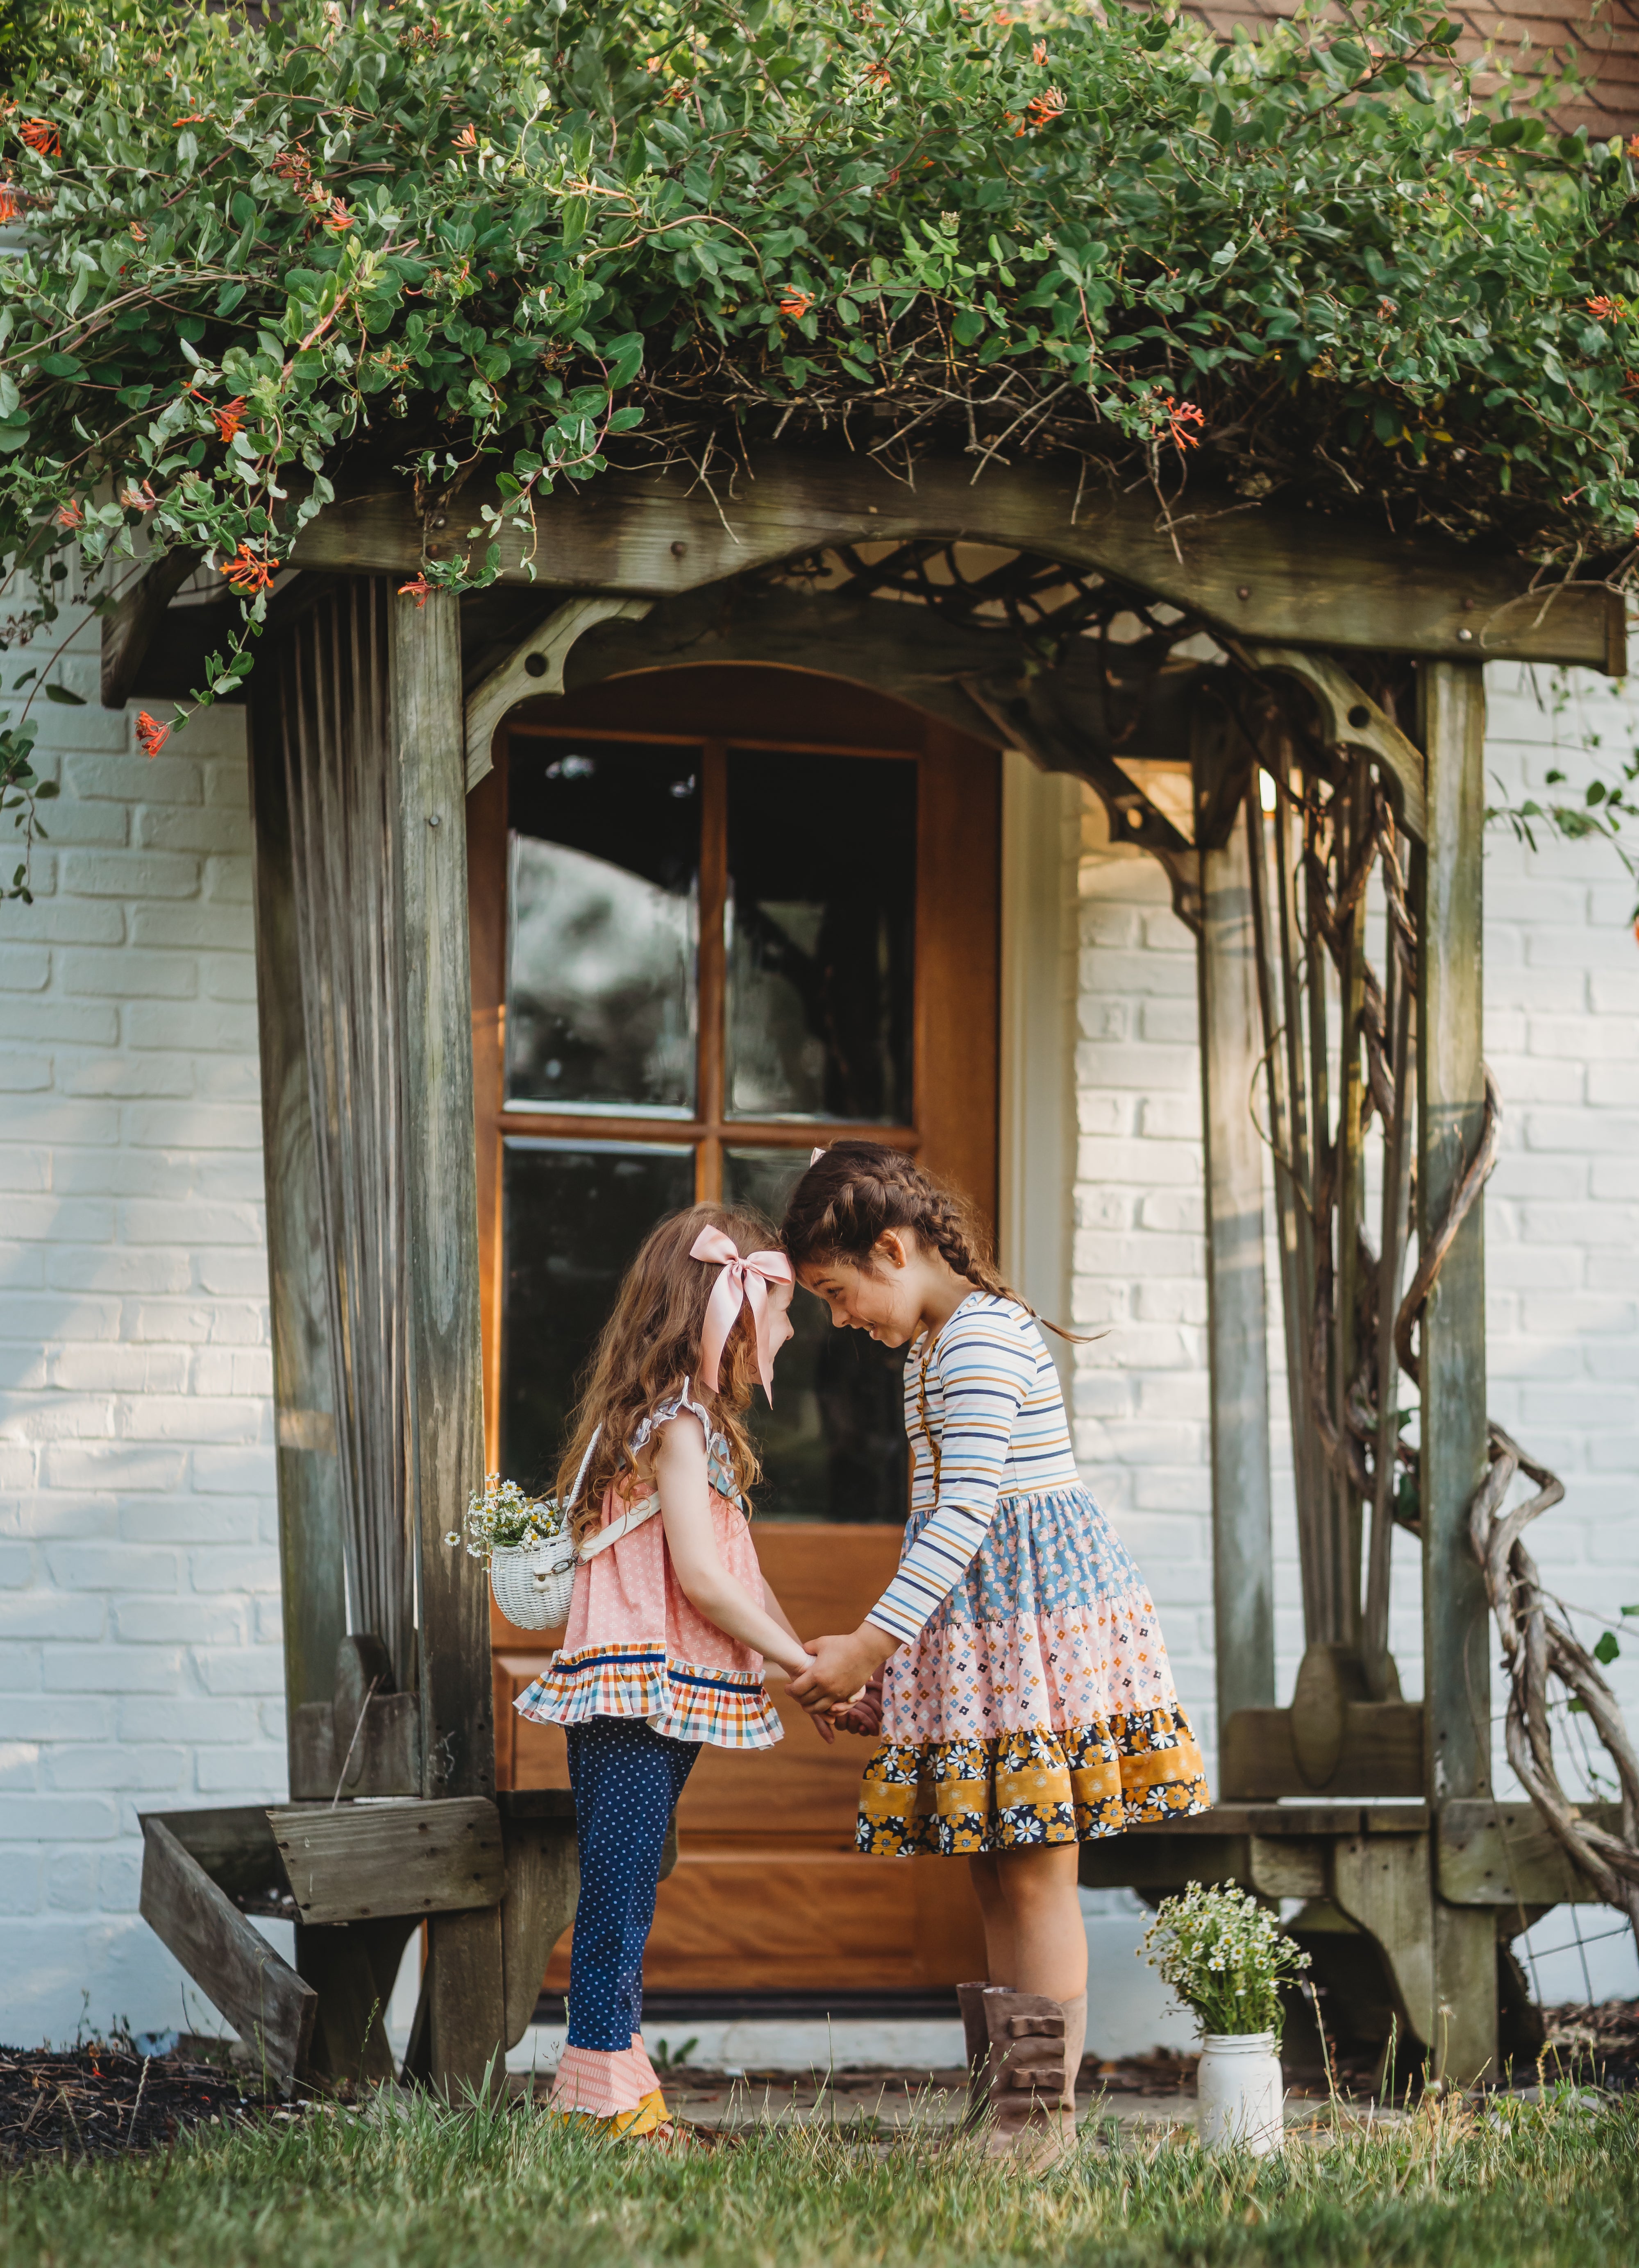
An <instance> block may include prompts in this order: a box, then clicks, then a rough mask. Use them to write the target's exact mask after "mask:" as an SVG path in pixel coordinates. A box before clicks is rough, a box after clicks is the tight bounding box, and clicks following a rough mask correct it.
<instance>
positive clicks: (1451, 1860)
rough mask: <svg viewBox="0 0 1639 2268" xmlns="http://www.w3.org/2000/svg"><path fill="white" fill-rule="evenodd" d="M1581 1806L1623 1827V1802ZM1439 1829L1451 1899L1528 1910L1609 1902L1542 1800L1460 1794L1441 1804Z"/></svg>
mask: <svg viewBox="0 0 1639 2268" xmlns="http://www.w3.org/2000/svg"><path fill="white" fill-rule="evenodd" d="M1581 1809H1582V1812H1583V1815H1584V1817H1585V1818H1588V1819H1591V1820H1597V1821H1598V1822H1599V1823H1600V1824H1601V1825H1603V1826H1605V1827H1606V1828H1608V1829H1609V1830H1610V1831H1611V1833H1612V1834H1613V1835H1614V1834H1620V1833H1621V1807H1620V1806H1619V1805H1617V1804H1614V1803H1584V1805H1582V1807H1581ZM1438 1833H1439V1845H1438V1860H1439V1888H1440V1895H1441V1896H1442V1897H1443V1898H1444V1899H1446V1900H1447V1901H1448V1902H1449V1903H1450V1904H1452V1905H1459V1906H1498V1907H1503V1908H1513V1909H1516V1910H1517V1911H1520V1912H1522V1913H1525V1914H1527V1915H1528V1914H1529V1912H1530V1911H1531V1910H1532V1909H1533V1908H1535V1907H1539V1906H1558V1905H1600V1904H1603V1903H1604V1901H1603V1900H1602V1899H1601V1897H1600V1896H1599V1893H1598V1890H1596V1889H1595V1888H1594V1887H1593V1884H1592V1883H1591V1881H1589V1880H1588V1877H1587V1876H1586V1875H1585V1874H1583V1873H1581V1872H1580V1871H1579V1870H1578V1869H1577V1868H1576V1867H1573V1866H1572V1864H1571V1862H1570V1860H1569V1858H1568V1857H1567V1856H1566V1853H1565V1851H1564V1848H1563V1846H1562V1845H1561V1844H1559V1843H1556V1842H1555V1841H1554V1837H1553V1836H1552V1835H1551V1834H1550V1833H1549V1832H1548V1830H1547V1826H1546V1825H1545V1824H1544V1823H1543V1818H1542V1815H1541V1813H1540V1812H1539V1810H1538V1809H1537V1808H1536V1806H1535V1804H1532V1803H1492V1802H1489V1801H1487V1800H1478V1801H1476V1800H1473V1799H1472V1798H1464V1797H1457V1798H1454V1799H1453V1800H1452V1801H1451V1802H1450V1803H1443V1804H1442V1805H1441V1807H1440V1813H1439V1829H1438ZM1520 1926H1521V1927H1522V1928H1523V1927H1524V1926H1525V1923H1524V1922H1523V1921H1522V1923H1521V1924H1520Z"/></svg>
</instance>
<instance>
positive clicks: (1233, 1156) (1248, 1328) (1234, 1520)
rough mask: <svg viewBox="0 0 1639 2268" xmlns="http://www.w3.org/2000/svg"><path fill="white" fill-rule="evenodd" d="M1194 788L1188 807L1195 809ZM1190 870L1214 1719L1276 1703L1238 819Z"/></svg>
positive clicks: (1253, 1048) (1251, 988)
mask: <svg viewBox="0 0 1639 2268" xmlns="http://www.w3.org/2000/svg"><path fill="white" fill-rule="evenodd" d="M1203 792H1209V791H1207V790H1206V784H1205V783H1204V782H1198V783H1197V785H1196V789H1195V803H1196V807H1197V809H1199V808H1200V805H1201V799H1202V794H1203ZM1197 856H1198V857H1199V858H1200V895H1201V925H1200V942H1199V945H1198V947H1197V956H1196V967H1197V970H1198V972H1199V977H1200V988H1199V989H1200V1063H1201V1118H1202V1123H1203V1126H1204V1129H1205V1133H1206V1162H1207V1359H1208V1368H1209V1372H1210V1376H1211V1416H1212V1592H1213V1643H1214V1675H1215V1679H1216V1687H1217V1702H1218V1723H1219V1726H1220V1727H1222V1726H1224V1725H1225V1724H1227V1723H1228V1721H1229V1718H1230V1717H1231V1716H1232V1715H1233V1713H1234V1712H1235V1711H1236V1710H1237V1709H1251V1708H1259V1707H1264V1706H1268V1705H1273V1703H1274V1540H1273V1535H1272V1528H1271V1510H1270V1503H1271V1499H1270V1479H1269V1360H1268V1314H1267V1309H1266V1305H1265V1292H1264V1164H1263V1145H1262V1143H1261V1142H1260V1140H1259V1134H1258V1129H1257V1127H1256V1125H1255V1124H1254V1123H1253V1119H1252V1088H1253V1084H1254V1081H1255V1080H1256V1078H1257V1075H1258V1066H1259V1062H1260V1061H1261V1059H1262V1057H1263V1048H1262V1045H1261V1044H1260V1040H1259V1008H1258V960H1257V954H1258V947H1257V939H1256V937H1255V936H1254V934H1253V929H1252V900H1251V862H1250V857H1249V853H1248V849H1247V829H1246V817H1245V814H1244V811H1243V812H1241V813H1240V814H1239V815H1238V816H1237V819H1236V821H1235V824H1234V827H1233V828H1232V830H1231V832H1230V835H1229V840H1228V842H1227V843H1224V845H1223V846H1222V848H1221V849H1217V850H1205V851H1200V852H1199V853H1198V854H1197Z"/></svg>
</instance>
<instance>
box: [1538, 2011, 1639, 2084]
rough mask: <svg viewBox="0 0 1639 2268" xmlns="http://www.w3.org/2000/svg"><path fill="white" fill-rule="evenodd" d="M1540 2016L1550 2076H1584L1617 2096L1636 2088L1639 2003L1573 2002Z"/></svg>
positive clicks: (1545, 2058)
mask: <svg viewBox="0 0 1639 2268" xmlns="http://www.w3.org/2000/svg"><path fill="white" fill-rule="evenodd" d="M1542 2014H1543V2017H1544V2020H1545V2021H1546V2025H1547V2036H1548V2043H1547V2050H1546V2051H1545V2057H1544V2070H1545V2072H1546V2073H1547V2076H1548V2077H1550V2078H1553V2077H1555V2076H1557V2075H1558V2074H1559V2073H1561V2072H1565V2073H1576V2075H1578V2076H1581V2075H1584V2074H1588V2075H1591V2076H1592V2077H1594V2078H1595V2079H1596V2080H1597V2082H1598V2085H1599V2086H1601V2087H1608V2088H1611V2089H1612V2090H1613V2092H1615V2093H1619V2094H1627V2093H1628V2092H1629V2091H1630V2090H1631V2089H1633V2088H1639V2000H1597V2001H1592V2002H1588V2001H1575V2000H1572V2001H1567V2002H1566V2003H1564V2004H1563V2005H1562V2006H1561V2007H1554V2008H1544V2010H1543V2011H1542Z"/></svg>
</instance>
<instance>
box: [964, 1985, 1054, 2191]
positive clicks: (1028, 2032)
mask: <svg viewBox="0 0 1639 2268" xmlns="http://www.w3.org/2000/svg"><path fill="white" fill-rule="evenodd" d="M1064 2019H1065V2012H1064V2008H1063V2007H1062V2006H1061V2004H1060V2003H1059V2001H1057V2000H1050V1999H1047V1998H1046V1996H1045V1994H1044V1993H1040V1992H1008V1991H1007V1990H1006V1989H1005V1988H1004V1987H1002V1986H1000V1985H993V1987H992V1988H991V1990H990V1991H989V1992H986V1995H985V2024H986V2030H987V2032H988V2034H989V2037H990V2059H989V2066H988V2070H989V2080H990V2110H991V2112H992V2115H993V2125H992V2127H991V2132H990V2136H989V2139H988V2140H987V2141H986V2146H985V2154H986V2157H989V2158H1016V2159H1017V2160H1018V2161H1019V2162H1020V2164H1021V2165H1023V2166H1025V2167H1027V2168H1028V2169H1030V2172H1032V2173H1042V2172H1045V2170H1046V2169H1047V2168H1048V2167H1049V2166H1051V2165H1052V2164H1053V2163H1054V2162H1055V2161H1057V2160H1058V2159H1059V2157H1060V2156H1062V2154H1063V2153H1064V2150H1065V2147H1066V2133H1065V2124H1066V2122H1065V2115H1064V2110H1065V2104H1066V2102H1067V2101H1071V2102H1073V2101H1074V2095H1073V2094H1072V2088H1073V2087H1074V2080H1072V2079H1071V2077H1070V2075H1069V2073H1067V2071H1066V2070H1065V2051H1066V2048H1067V2045H1068V2043H1067V2040H1066V2038H1065V2020H1064ZM1073 2120H1074V2114H1072V2124H1071V2128H1070V2132H1071V2133H1072V2134H1074V2123H1073Z"/></svg>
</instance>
